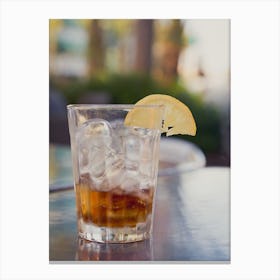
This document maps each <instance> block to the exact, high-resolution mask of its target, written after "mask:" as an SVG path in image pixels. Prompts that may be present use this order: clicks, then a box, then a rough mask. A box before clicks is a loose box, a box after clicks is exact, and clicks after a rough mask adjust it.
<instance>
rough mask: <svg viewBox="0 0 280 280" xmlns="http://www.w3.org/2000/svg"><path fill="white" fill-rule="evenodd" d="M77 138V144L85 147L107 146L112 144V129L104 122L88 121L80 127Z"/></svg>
mask: <svg viewBox="0 0 280 280" xmlns="http://www.w3.org/2000/svg"><path fill="white" fill-rule="evenodd" d="M77 137H78V142H81V141H82V142H83V145H86V146H89V145H90V146H96V147H101V146H103V145H106V146H108V145H110V144H111V142H112V128H111V125H110V123H109V122H107V121H105V120H102V119H90V120H88V121H86V122H85V123H83V124H82V125H81V127H80V128H79V131H78V133H77Z"/></svg>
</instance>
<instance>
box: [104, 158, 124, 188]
mask: <svg viewBox="0 0 280 280" xmlns="http://www.w3.org/2000/svg"><path fill="white" fill-rule="evenodd" d="M124 171H125V168H124V159H123V156H121V155H112V154H110V157H107V158H106V178H107V180H108V183H109V186H110V187H111V188H113V187H116V186H120V185H121V183H122V180H123V176H124Z"/></svg>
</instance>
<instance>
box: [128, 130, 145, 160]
mask: <svg viewBox="0 0 280 280" xmlns="http://www.w3.org/2000/svg"><path fill="white" fill-rule="evenodd" d="M124 141H125V157H126V159H128V160H131V161H138V160H139V158H140V147H141V143H140V139H139V137H137V136H136V135H133V134H130V135H127V136H126V137H125V139H124Z"/></svg>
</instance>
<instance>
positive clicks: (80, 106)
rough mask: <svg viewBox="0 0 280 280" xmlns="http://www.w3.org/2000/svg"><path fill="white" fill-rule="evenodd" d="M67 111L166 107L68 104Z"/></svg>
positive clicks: (155, 106)
mask: <svg viewBox="0 0 280 280" xmlns="http://www.w3.org/2000/svg"><path fill="white" fill-rule="evenodd" d="M66 107H67V110H70V109H81V110H88V109H96V110H102V109H103V110H108V109H115V110H125V109H133V108H163V107H164V105H162V104H149V105H148V104H146V105H142V104H140V105H137V104H68V105H67V106H66Z"/></svg>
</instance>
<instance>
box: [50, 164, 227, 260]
mask: <svg viewBox="0 0 280 280" xmlns="http://www.w3.org/2000/svg"><path fill="white" fill-rule="evenodd" d="M49 198H50V200H49V210H50V216H49V222H50V227H49V260H50V262H51V263H52V262H58V261H63V262H68V261H71V262H73V261H74V262H78V261H81V262H83V261H90V262H96V261H99V262H100V261H106V262H108V261H111V262H115V261H125V262H127V261H136V262H142V261H143V262H147V261H152V262H200V263H201V262H211V263H213V262H219V263H220V262H222V263H228V262H229V261H230V169H229V168H225V167H207V168H201V169H198V170H196V171H192V172H183V173H180V174H174V175H168V176H161V177H159V181H158V187H157V192H156V207H155V218H154V232H153V237H152V239H150V240H146V241H141V242H134V243H127V244H101V243H95V242H88V241H84V240H82V239H80V238H78V237H77V227H76V208H75V193H74V190H73V189H70V190H63V191H57V192H50V196H49Z"/></svg>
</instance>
